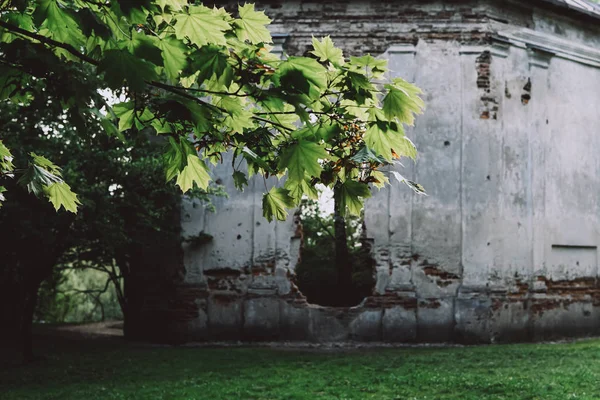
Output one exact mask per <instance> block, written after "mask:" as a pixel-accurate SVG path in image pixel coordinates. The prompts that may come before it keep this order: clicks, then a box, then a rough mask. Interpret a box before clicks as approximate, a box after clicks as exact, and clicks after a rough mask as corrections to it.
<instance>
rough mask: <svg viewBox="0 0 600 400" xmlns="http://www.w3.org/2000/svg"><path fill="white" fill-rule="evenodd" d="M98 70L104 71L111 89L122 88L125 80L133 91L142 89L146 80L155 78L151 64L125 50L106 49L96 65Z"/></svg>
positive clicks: (153, 67)
mask: <svg viewBox="0 0 600 400" xmlns="http://www.w3.org/2000/svg"><path fill="white" fill-rule="evenodd" d="M98 72H99V73H101V72H104V79H105V80H106V83H107V84H108V86H109V87H110V88H111V89H120V88H122V87H123V81H124V80H125V81H127V83H128V84H129V86H130V87H131V89H133V90H134V91H143V90H144V88H145V87H146V81H152V80H155V79H157V74H156V71H155V66H154V65H153V64H151V63H149V62H147V61H145V60H142V59H140V58H138V57H136V56H134V55H133V54H131V53H130V52H128V51H127V50H107V51H106V52H105V53H104V58H103V59H102V61H101V62H100V65H99V66H98Z"/></svg>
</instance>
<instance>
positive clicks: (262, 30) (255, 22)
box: [233, 4, 272, 44]
mask: <svg viewBox="0 0 600 400" xmlns="http://www.w3.org/2000/svg"><path fill="white" fill-rule="evenodd" d="M238 11H239V13H240V18H239V19H236V20H235V21H233V23H234V24H235V26H236V27H237V29H236V31H235V33H236V35H237V37H238V39H240V40H242V41H244V40H248V41H249V42H250V43H252V44H257V43H271V42H272V39H271V33H270V32H269V30H268V29H267V28H266V25H268V24H270V23H271V19H270V18H269V17H267V16H266V15H265V13H264V12H263V11H255V10H254V4H244V5H243V6H238Z"/></svg>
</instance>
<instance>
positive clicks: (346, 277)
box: [333, 186, 352, 305]
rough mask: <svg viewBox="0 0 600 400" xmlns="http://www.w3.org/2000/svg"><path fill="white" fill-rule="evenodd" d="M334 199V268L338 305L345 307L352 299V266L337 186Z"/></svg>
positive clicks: (343, 211)
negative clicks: (338, 296) (338, 295)
mask: <svg viewBox="0 0 600 400" xmlns="http://www.w3.org/2000/svg"><path fill="white" fill-rule="evenodd" d="M333 199H334V214H333V218H334V223H333V227H334V236H335V267H336V271H337V278H338V288H339V293H340V298H339V300H340V303H342V304H344V305H347V304H346V303H347V302H348V301H350V298H351V297H352V264H351V260H350V251H349V250H348V240H347V237H346V219H345V218H344V213H345V210H344V209H342V202H341V198H340V190H339V186H336V187H335V188H334V191H333Z"/></svg>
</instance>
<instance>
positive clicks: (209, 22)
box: [175, 6, 231, 47]
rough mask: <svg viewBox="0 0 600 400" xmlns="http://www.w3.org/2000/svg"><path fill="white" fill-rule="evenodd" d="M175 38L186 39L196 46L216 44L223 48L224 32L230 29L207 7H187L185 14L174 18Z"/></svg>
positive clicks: (225, 42) (225, 41) (224, 42)
mask: <svg viewBox="0 0 600 400" xmlns="http://www.w3.org/2000/svg"><path fill="white" fill-rule="evenodd" d="M175 20H176V21H177V23H176V24H175V36H177V38H178V39H185V38H188V39H189V40H190V41H191V42H192V43H193V44H195V45H197V46H200V47H202V46H204V45H207V44H218V45H221V46H225V45H226V44H227V40H226V39H225V31H228V30H229V29H231V26H230V25H229V23H227V22H226V21H224V20H223V19H221V18H216V17H215V13H214V12H213V10H211V9H210V8H208V7H204V6H189V7H188V12H187V13H181V14H177V16H176V17H175Z"/></svg>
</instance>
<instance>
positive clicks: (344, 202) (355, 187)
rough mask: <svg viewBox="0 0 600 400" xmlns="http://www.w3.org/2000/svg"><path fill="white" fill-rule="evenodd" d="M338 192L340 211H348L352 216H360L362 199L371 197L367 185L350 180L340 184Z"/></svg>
mask: <svg viewBox="0 0 600 400" xmlns="http://www.w3.org/2000/svg"><path fill="white" fill-rule="evenodd" d="M339 190H340V205H341V207H342V209H348V211H349V212H350V214H353V215H360V212H361V210H362V207H363V201H364V200H363V199H365V198H367V197H371V191H370V190H369V185H367V184H366V183H362V182H356V181H353V180H350V179H348V180H346V181H345V182H344V183H342V184H341V185H340V189H339Z"/></svg>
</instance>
